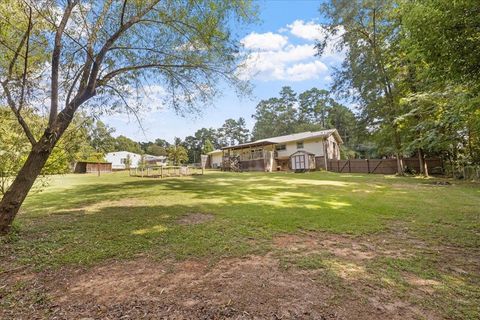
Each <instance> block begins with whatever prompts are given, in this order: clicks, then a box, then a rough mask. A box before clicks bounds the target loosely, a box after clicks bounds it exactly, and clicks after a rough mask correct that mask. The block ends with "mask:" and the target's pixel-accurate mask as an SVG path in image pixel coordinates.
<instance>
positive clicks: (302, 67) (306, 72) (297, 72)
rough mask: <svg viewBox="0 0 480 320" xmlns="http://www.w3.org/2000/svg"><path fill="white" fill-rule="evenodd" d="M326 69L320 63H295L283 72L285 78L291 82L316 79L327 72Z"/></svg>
mask: <svg viewBox="0 0 480 320" xmlns="http://www.w3.org/2000/svg"><path fill="white" fill-rule="evenodd" d="M327 71H328V67H327V66H326V65H325V64H324V63H323V62H321V61H318V60H317V61H313V62H308V63H297V64H294V65H293V66H291V67H289V68H287V70H285V73H286V76H287V78H288V79H290V80H292V81H303V80H309V79H316V78H318V76H319V75H320V74H321V73H324V72H327Z"/></svg>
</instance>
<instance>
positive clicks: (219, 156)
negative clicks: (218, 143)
mask: <svg viewBox="0 0 480 320" xmlns="http://www.w3.org/2000/svg"><path fill="white" fill-rule="evenodd" d="M207 155H208V158H209V161H210V162H209V164H210V168H213V169H217V168H220V167H221V166H222V161H223V151H222V150H220V149H217V150H213V151H211V152H209V153H207Z"/></svg>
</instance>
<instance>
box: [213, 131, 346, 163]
mask: <svg viewBox="0 0 480 320" xmlns="http://www.w3.org/2000/svg"><path fill="white" fill-rule="evenodd" d="M342 143H343V141H342V138H341V137H340V135H339V134H338V131H337V130H336V129H329V130H321V131H314V132H311V131H307V132H300V133H295V134H290V135H285V136H280V137H272V138H267V139H261V140H256V141H252V142H248V143H243V144H240V145H236V146H229V147H224V148H222V151H223V154H222V158H223V161H222V163H223V164H224V165H225V166H226V169H227V170H229V169H228V166H229V161H230V159H232V161H238V162H239V164H238V166H239V167H240V169H242V170H261V171H263V170H265V171H272V170H311V169H315V168H325V167H326V164H327V161H328V160H339V159H340V144H342ZM212 158H213V157H212ZM235 159H238V160H235ZM272 159H273V161H272ZM230 166H231V164H230Z"/></svg>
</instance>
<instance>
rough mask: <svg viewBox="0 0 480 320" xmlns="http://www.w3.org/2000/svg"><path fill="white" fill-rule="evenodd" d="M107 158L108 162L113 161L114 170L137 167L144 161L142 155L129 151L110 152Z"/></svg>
mask: <svg viewBox="0 0 480 320" xmlns="http://www.w3.org/2000/svg"><path fill="white" fill-rule="evenodd" d="M105 158H106V160H107V162H111V163H112V169H113V170H122V169H127V168H128V167H130V168H137V167H138V166H139V165H140V163H141V161H142V156H141V155H139V154H137V153H133V152H128V151H115V152H109V153H107V155H106V156H105ZM127 164H129V165H127Z"/></svg>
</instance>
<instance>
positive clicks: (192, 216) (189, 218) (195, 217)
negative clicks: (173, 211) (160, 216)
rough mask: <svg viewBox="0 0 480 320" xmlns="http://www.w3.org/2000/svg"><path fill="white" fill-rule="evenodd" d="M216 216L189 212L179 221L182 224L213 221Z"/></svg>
mask: <svg viewBox="0 0 480 320" xmlns="http://www.w3.org/2000/svg"><path fill="white" fill-rule="evenodd" d="M214 218H215V216H214V215H213V214H209V213H189V214H187V215H186V216H183V217H181V218H180V219H178V220H177V223H178V224H181V225H193V224H202V223H206V222H209V221H212V220H213V219H214Z"/></svg>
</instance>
